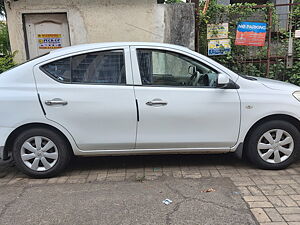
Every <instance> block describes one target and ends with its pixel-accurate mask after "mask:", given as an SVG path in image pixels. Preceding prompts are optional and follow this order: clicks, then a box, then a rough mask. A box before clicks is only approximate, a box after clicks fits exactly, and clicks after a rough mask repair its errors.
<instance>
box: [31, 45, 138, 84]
mask: <svg viewBox="0 0 300 225" xmlns="http://www.w3.org/2000/svg"><path fill="white" fill-rule="evenodd" d="M118 50H119V51H123V57H124V65H125V79H126V82H125V83H123V84H113V83H79V82H74V83H72V81H70V82H65V81H61V80H58V79H57V78H56V77H55V76H53V75H52V74H51V73H49V72H47V71H46V70H44V69H43V68H42V67H43V66H45V65H47V64H49V63H53V62H55V61H59V60H62V59H66V58H69V57H75V56H79V55H84V54H89V53H95V52H107V51H118ZM36 66H37V67H38V69H39V70H40V71H41V72H42V73H43V74H45V75H47V77H49V78H51V80H53V81H55V82H57V83H60V84H64V85H105V86H128V85H132V83H133V77H132V68H131V62H130V52H129V46H116V47H103V48H99V49H87V50H83V51H77V52H73V53H69V54H65V55H61V56H58V57H55V58H52V59H50V60H47V61H44V62H42V63H39V64H38V65H36ZM70 70H71V72H72V63H70ZM71 78H72V73H71Z"/></svg>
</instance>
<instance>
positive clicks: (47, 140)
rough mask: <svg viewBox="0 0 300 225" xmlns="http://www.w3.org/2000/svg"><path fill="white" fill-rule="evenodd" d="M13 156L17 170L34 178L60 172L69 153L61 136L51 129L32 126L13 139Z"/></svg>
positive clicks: (67, 160) (46, 176)
mask: <svg viewBox="0 0 300 225" xmlns="http://www.w3.org/2000/svg"><path fill="white" fill-rule="evenodd" d="M12 153H13V158H14V161H15V164H16V166H17V168H18V169H19V170H21V171H22V172H23V173H25V174H27V175H29V176H31V177H34V178H48V177H53V176H55V175H57V174H58V173H60V172H61V171H62V170H63V169H64V168H65V167H66V166H67V164H68V162H69V160H70V157H71V154H70V150H69V147H68V145H67V143H66V141H65V139H64V138H63V137H61V135H60V134H58V133H56V132H55V131H53V130H51V129H45V128H32V129H29V130H26V131H24V132H22V133H21V134H20V135H19V136H18V137H17V138H16V140H15V143H14V146H13V150H12Z"/></svg>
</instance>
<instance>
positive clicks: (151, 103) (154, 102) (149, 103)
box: [146, 98, 168, 106]
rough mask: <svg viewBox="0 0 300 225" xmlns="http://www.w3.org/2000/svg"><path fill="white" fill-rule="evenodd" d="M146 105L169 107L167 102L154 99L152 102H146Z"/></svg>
mask: <svg viewBox="0 0 300 225" xmlns="http://www.w3.org/2000/svg"><path fill="white" fill-rule="evenodd" d="M146 105H149V106H164V105H168V103H167V102H165V101H163V100H161V99H157V98H156V99H153V100H152V101H149V102H146Z"/></svg>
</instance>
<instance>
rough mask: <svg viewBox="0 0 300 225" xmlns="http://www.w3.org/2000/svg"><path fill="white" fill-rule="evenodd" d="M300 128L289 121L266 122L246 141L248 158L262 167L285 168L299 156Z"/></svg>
mask: <svg viewBox="0 0 300 225" xmlns="http://www.w3.org/2000/svg"><path fill="white" fill-rule="evenodd" d="M299 150H300V133H299V130H298V129H297V128H296V127H295V126H294V125H292V124H291V123H289V122H286V121H281V120H276V121H268V122H265V123H263V124H261V125H259V126H258V127H256V129H255V130H254V131H253V132H252V133H251V134H250V136H249V138H248V140H247V142H246V153H247V157H248V159H249V160H250V161H251V162H252V163H254V164H256V165H257V166H258V167H259V168H262V169H284V168H286V167H288V166H289V165H290V164H292V163H293V162H294V161H295V160H296V158H297V157H298V154H299Z"/></svg>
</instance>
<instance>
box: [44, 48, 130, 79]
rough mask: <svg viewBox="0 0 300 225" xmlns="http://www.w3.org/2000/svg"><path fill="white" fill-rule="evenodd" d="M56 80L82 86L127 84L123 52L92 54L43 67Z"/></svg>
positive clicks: (73, 57) (77, 56) (58, 61)
mask: <svg viewBox="0 0 300 225" xmlns="http://www.w3.org/2000/svg"><path fill="white" fill-rule="evenodd" d="M41 68H42V70H43V71H45V72H46V73H47V74H49V75H51V76H52V77H53V78H54V79H56V80H58V81H62V82H66V83H80V84H125V83H126V72H125V60H124V53H123V51H122V50H115V51H102V52H91V53H87V54H81V55H76V56H72V57H69V58H66V59H62V60H57V61H54V62H51V63H49V64H46V65H44V66H42V67H41Z"/></svg>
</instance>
